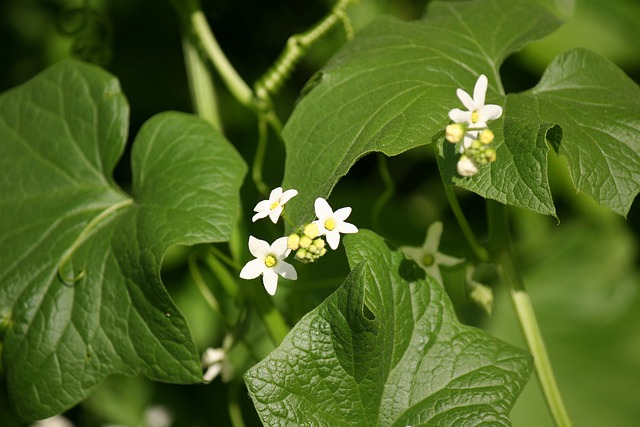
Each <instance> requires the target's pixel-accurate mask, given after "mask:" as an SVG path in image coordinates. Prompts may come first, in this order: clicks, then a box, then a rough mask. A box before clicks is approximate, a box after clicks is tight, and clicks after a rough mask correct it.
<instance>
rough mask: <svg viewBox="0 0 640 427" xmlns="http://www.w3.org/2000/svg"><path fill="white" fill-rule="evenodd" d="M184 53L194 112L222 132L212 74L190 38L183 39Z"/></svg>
mask: <svg viewBox="0 0 640 427" xmlns="http://www.w3.org/2000/svg"><path fill="white" fill-rule="evenodd" d="M182 51H183V54H184V64H185V68H186V71H187V81H188V82H189V92H190V93H191V101H192V103H193V110H194V111H195V113H196V114H197V115H199V116H200V117H202V118H203V119H205V120H207V121H208V122H209V123H211V125H212V126H213V127H214V128H215V129H216V130H218V131H220V132H222V120H221V118H220V111H219V109H218V98H217V96H216V89H215V85H214V84H213V80H212V78H211V74H210V73H209V70H208V69H207V66H206V64H205V62H204V61H203V60H202V58H201V57H200V52H199V51H198V49H197V47H196V46H194V45H193V42H192V41H191V39H190V38H189V37H186V36H183V37H182Z"/></svg>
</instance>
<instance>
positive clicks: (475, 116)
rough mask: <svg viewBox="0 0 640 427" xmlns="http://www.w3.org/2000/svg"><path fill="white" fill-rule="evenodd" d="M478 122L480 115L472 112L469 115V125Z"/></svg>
mask: <svg viewBox="0 0 640 427" xmlns="http://www.w3.org/2000/svg"><path fill="white" fill-rule="evenodd" d="M478 120H480V115H479V114H478V112H477V111H474V112H473V113H471V123H478Z"/></svg>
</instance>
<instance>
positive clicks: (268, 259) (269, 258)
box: [264, 255, 278, 268]
mask: <svg viewBox="0 0 640 427" xmlns="http://www.w3.org/2000/svg"><path fill="white" fill-rule="evenodd" d="M277 263H278V260H277V259H276V257H274V256H273V255H267V257H266V258H265V259H264V265H266V266H267V267H269V268H271V267H273V266H274V265H276V264H277Z"/></svg>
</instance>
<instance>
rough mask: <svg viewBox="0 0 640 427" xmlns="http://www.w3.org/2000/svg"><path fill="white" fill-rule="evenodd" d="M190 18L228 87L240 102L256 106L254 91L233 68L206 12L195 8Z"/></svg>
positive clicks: (250, 106) (251, 106) (205, 49)
mask: <svg viewBox="0 0 640 427" xmlns="http://www.w3.org/2000/svg"><path fill="white" fill-rule="evenodd" d="M189 19H190V21H191V26H192V28H193V30H194V32H195V33H196V35H197V36H198V39H199V40H200V42H201V43H202V48H203V49H204V51H205V52H206V54H207V56H208V57H209V59H210V60H211V62H212V63H213V66H214V67H215V68H216V70H218V73H219V74H220V77H221V78H222V80H223V81H224V83H225V84H226V86H227V88H229V91H230V92H231V94H232V95H233V96H234V97H235V98H236V99H237V100H238V102H239V103H240V104H242V105H244V106H246V107H249V108H254V96H253V91H252V90H251V88H250V87H249V86H248V85H247V84H246V83H245V81H244V80H243V79H242V77H240V75H239V74H238V72H237V71H236V70H235V68H233V65H231V63H230V62H229V60H228V59H227V56H226V55H225V54H224V52H223V51H222V49H221V48H220V45H219V44H218V40H216V37H215V36H214V35H213V31H211V27H209V23H208V22H207V18H206V17H205V16H204V13H202V11H201V10H193V11H192V12H191V14H190V16H189Z"/></svg>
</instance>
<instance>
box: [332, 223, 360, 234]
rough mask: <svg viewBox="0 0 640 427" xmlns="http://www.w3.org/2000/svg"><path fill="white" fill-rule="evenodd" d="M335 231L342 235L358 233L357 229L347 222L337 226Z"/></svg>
mask: <svg viewBox="0 0 640 427" xmlns="http://www.w3.org/2000/svg"><path fill="white" fill-rule="evenodd" d="M336 230H338V232H339V233H342V234H353V233H357V232H358V227H356V226H355V225H353V224H351V223H349V222H343V223H341V224H340V225H339V226H338V228H337V229H336Z"/></svg>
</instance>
